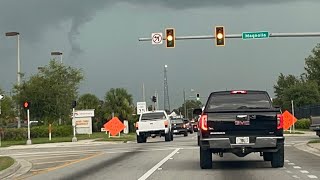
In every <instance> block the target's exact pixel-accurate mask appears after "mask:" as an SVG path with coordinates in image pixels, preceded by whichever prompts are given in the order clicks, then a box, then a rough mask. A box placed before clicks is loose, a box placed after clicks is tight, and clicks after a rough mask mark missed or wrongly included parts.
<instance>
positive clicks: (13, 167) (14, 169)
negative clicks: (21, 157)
mask: <svg viewBox="0 0 320 180" xmlns="http://www.w3.org/2000/svg"><path fill="white" fill-rule="evenodd" d="M11 158H13V157H11ZM13 159H14V158H13ZM20 167H21V164H20V163H19V162H18V161H17V160H16V159H14V163H13V165H11V166H10V167H8V168H7V169H5V170H2V171H0V179H4V178H6V177H8V176H10V175H12V174H14V173H15V172H17V171H18V170H19V168H20Z"/></svg>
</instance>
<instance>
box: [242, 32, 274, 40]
mask: <svg viewBox="0 0 320 180" xmlns="http://www.w3.org/2000/svg"><path fill="white" fill-rule="evenodd" d="M266 38H269V32H268V31H258V32H243V33H242V39H243V40H246V39H266Z"/></svg>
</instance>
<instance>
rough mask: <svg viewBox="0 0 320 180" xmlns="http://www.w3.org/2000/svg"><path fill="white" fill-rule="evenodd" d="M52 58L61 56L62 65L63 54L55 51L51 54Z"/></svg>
mask: <svg viewBox="0 0 320 180" xmlns="http://www.w3.org/2000/svg"><path fill="white" fill-rule="evenodd" d="M51 56H60V63H61V64H62V56H63V53H62V52H59V51H53V52H51Z"/></svg>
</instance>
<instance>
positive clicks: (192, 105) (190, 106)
mask: <svg viewBox="0 0 320 180" xmlns="http://www.w3.org/2000/svg"><path fill="white" fill-rule="evenodd" d="M184 104H186V106H187V117H188V118H189V119H191V118H192V117H193V109H196V108H202V103H201V102H200V101H196V100H186V103H183V104H182V105H181V107H179V108H178V111H179V112H181V114H182V115H185V108H184ZM187 117H186V118H187Z"/></svg>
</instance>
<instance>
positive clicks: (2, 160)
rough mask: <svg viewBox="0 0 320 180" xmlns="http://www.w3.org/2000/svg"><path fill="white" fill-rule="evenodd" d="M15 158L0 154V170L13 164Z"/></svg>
mask: <svg viewBox="0 0 320 180" xmlns="http://www.w3.org/2000/svg"><path fill="white" fill-rule="evenodd" d="M13 163H14V160H13V159H12V158H11V157H8V156H0V171H2V170H5V169H7V168H8V167H10V166H12V164H13Z"/></svg>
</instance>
